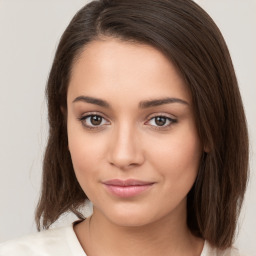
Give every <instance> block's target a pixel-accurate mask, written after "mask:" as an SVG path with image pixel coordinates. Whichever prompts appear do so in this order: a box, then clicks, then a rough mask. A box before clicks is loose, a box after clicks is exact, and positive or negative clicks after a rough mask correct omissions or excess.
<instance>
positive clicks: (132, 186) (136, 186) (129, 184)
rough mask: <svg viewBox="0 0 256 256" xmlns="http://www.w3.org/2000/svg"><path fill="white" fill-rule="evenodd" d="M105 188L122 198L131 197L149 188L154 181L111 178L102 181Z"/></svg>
mask: <svg viewBox="0 0 256 256" xmlns="http://www.w3.org/2000/svg"><path fill="white" fill-rule="evenodd" d="M103 184H104V186H105V187H106V189H107V190H108V191H109V192H110V193H111V194H113V195H115V196H117V197H122V198H128V197H133V196H137V195H139V194H141V193H142V192H144V191H146V190H148V189H150V188H151V187H152V186H153V185H154V184H155V182H148V181H141V180H135V179H128V180H120V179H113V180H108V181H105V182H103Z"/></svg>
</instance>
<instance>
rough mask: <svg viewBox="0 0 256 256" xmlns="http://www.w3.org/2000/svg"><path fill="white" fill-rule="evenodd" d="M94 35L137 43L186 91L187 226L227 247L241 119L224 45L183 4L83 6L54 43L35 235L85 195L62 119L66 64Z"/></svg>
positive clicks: (235, 209) (120, 0)
mask: <svg viewBox="0 0 256 256" xmlns="http://www.w3.org/2000/svg"><path fill="white" fill-rule="evenodd" d="M101 36H108V37H114V38H119V39H120V40H124V41H131V42H138V43H145V44H149V45H152V46H153V47H155V48H157V49H158V50H160V51H161V52H163V53H164V54H165V55H166V56H167V57H168V58H169V59H170V60H171V61H172V63H174V64H175V65H176V67H177V68H178V70H179V72H180V74H181V75H182V77H183V79H184V81H185V82H186V84H187V86H188V88H189V89H190V91H191V94H192V99H193V104H194V111H195V117H196V123H197V129H198V133H199V136H200V139H201V141H202V143H203V145H207V148H208V149H209V150H208V152H207V153H204V155H203V157H202V160H201V164H200V168H199V172H198V177H197V179H196V182H195V184H194V186H193V188H192V189H191V191H190V192H189V194H188V200H187V205H188V207H187V210H188V218H187V223H188V226H189V228H190V230H191V231H192V232H193V234H195V235H197V236H199V237H202V238H203V239H206V240H208V241H209V242H210V243H211V244H212V245H213V246H216V247H218V248H222V249H224V248H227V247H230V246H231V245H232V242H233V238H234V234H235V230H236V223H237V218H238V215H239V212H240V208H241V205H242V202H243V197H244V192H245V188H246V184H247V172H248V134H247V128H246V119H245V115H244V110H243V105H242V101H241V96H240V92H239V89H238V84H237V80H236V76H235V72H234V69H233V65H232V61H231V58H230V55H229V51H228V49H227V46H226V44H225V41H224V39H223V37H222V35H221V33H220V31H219V29H218V28H217V26H216V25H215V23H214V22H213V21H212V19H211V18H210V17H209V16H208V14H207V13H206V12H205V11H203V10H202V9H201V8H200V7H199V6H198V5H197V4H195V3H194V2H193V1H191V0H129V1H127V0H100V1H93V2H91V3H89V4H88V5H86V6H85V7H83V8H82V9H81V10H80V11H79V12H78V13H77V14H76V15H75V16H74V18H73V19H72V21H71V22H70V24H69V25H68V27H67V28H66V30H65V32H64V34H63V35H62V37H61V40H60V43H59V46H58V49H57V52H56V55H55V59H54V62H53V65H52V69H51V72H50V75H49V79H48V84H47V90H46V92H47V98H48V110H49V125H50V128H49V140H48V145H47V148H46V152H45V158H44V163H43V183H42V194H41V198H40V200H39V203H38V207H37V211H36V223H37V226H38V229H39V230H40V229H41V228H46V229H47V228H48V227H49V226H50V225H51V224H52V223H53V222H55V221H56V220H57V219H58V218H59V216H60V215H61V214H63V213H65V212H67V211H72V212H73V213H75V214H76V215H77V216H78V217H79V218H81V219H83V218H84V217H83V216H82V214H81V213H80V212H79V207H80V206H82V205H84V203H85V200H86V198H87V197H86V195H85V194H84V192H83V190H82V189H81V187H80V186H79V183H78V181H77V179H76V177H75V174H74V170H73V166H72V162H71V157H70V153H69V151H68V146H67V145H68V139H67V128H66V117H65V115H64V114H63V109H64V110H65V109H66V98H67V87H68V84H69V79H70V74H71V70H72V65H73V64H74V62H75V61H76V58H77V57H79V55H80V53H81V52H82V50H83V49H84V46H85V45H86V44H88V43H89V42H91V41H93V40H97V39H99V38H100V37H101Z"/></svg>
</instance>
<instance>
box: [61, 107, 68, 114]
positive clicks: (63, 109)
mask: <svg viewBox="0 0 256 256" xmlns="http://www.w3.org/2000/svg"><path fill="white" fill-rule="evenodd" d="M60 111H61V112H62V114H63V115H66V114H67V110H66V108H65V107H63V106H60Z"/></svg>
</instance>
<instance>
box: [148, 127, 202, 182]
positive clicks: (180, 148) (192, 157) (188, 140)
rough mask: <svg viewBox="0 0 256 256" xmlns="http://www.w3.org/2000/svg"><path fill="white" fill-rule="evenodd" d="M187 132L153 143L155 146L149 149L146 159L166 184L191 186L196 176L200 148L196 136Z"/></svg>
mask: <svg viewBox="0 0 256 256" xmlns="http://www.w3.org/2000/svg"><path fill="white" fill-rule="evenodd" d="M188 131H189V130H188ZM188 131H186V130H184V131H183V132H179V133H175V134H172V135H171V136H170V137H169V138H164V139H163V140H159V141H158V143H154V145H156V146H154V147H151V148H152V151H151V152H150V156H149V157H147V158H148V159H150V161H151V165H153V166H154V169H155V170H158V171H159V173H160V175H161V176H162V177H163V178H165V180H166V182H168V183H172V184H174V185H175V184H177V185H178V184H183V183H184V184H193V183H194V180H195V178H196V176H197V172H198V168H199V163H200V159H201V155H202V148H201V143H200V141H199V138H198V136H197V134H196V133H195V132H191V130H190V132H188Z"/></svg>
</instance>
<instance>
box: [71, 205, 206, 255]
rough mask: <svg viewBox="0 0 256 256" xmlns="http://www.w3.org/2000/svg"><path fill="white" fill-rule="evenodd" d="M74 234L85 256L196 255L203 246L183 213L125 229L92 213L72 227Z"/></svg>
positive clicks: (95, 211)
mask: <svg viewBox="0 0 256 256" xmlns="http://www.w3.org/2000/svg"><path fill="white" fill-rule="evenodd" d="M184 212H185V213H184ZM75 232H76V234H77V236H78V239H79V240H80V243H81V245H82V247H83V249H84V250H85V252H86V253H87V255H88V256H91V255H95V256H101V255H105V256H108V255H111V256H116V255H118V256H119V255H122V256H128V255H129V256H130V255H134V256H137V255H138V256H144V255H147V256H151V255H152V256H153V255H154V256H155V255H163V256H164V255H179V256H182V255H186V256H188V255H193V256H194V255H198V256H199V255H200V252H201V251H202V247H203V241H202V240H201V239H198V238H196V237H194V236H193V235H192V234H191V232H190V231H189V229H188V227H187V224H186V211H181V212H180V213H178V214H176V215H175V216H165V217H163V218H162V219H160V220H158V221H156V222H153V223H150V224H147V225H144V226H135V227H134V226H133V227H126V226H119V225H116V224H115V223H112V222H111V221H109V220H108V219H107V218H106V217H105V216H103V215H102V214H101V212H99V211H97V210H94V213H93V215H92V216H91V217H90V218H89V219H87V220H86V221H84V222H82V223H80V224H78V225H77V226H75ZM99 241H100V242H99Z"/></svg>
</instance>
